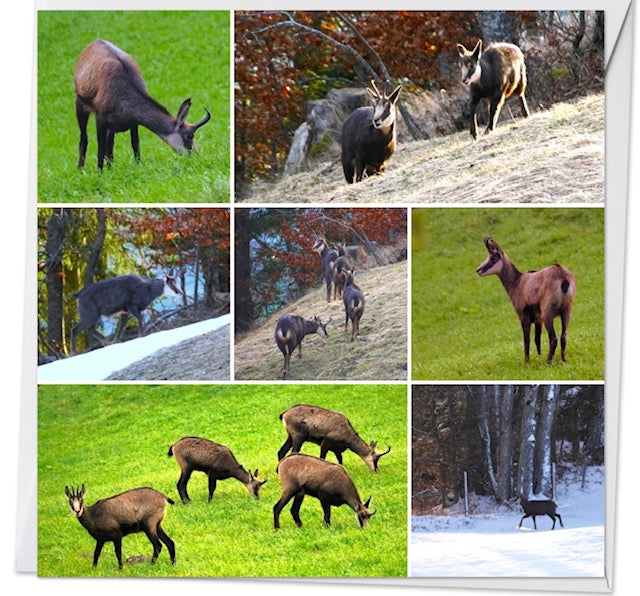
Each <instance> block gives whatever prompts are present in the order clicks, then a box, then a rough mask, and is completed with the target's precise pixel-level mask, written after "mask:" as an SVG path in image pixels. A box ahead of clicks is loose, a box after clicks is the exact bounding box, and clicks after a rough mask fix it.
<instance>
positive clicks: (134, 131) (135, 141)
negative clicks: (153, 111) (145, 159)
mask: <svg viewBox="0 0 640 596" xmlns="http://www.w3.org/2000/svg"><path fill="white" fill-rule="evenodd" d="M131 148H132V149H133V157H134V158H135V160H136V162H137V163H140V137H139V135H138V125H137V124H136V125H134V126H132V127H131Z"/></svg>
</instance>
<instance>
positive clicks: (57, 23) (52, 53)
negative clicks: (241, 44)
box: [38, 10, 230, 203]
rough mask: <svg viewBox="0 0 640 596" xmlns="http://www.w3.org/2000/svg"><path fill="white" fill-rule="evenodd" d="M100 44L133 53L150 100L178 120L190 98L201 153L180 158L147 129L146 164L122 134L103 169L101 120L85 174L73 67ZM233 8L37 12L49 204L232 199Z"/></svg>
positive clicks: (143, 140)
mask: <svg viewBox="0 0 640 596" xmlns="http://www.w3.org/2000/svg"><path fill="white" fill-rule="evenodd" d="M97 38H102V39H106V40H107V41H110V42H112V43H114V44H115V45H117V46H118V47H120V48H121V49H122V50H124V51H125V52H127V53H128V54H130V55H131V56H132V57H133V58H134V60H135V61H136V62H137V63H138V65H139V66H140V69H141V71H142V76H143V78H144V80H145V83H146V86H147V89H148V91H149V93H150V95H151V96H152V97H153V98H154V99H155V100H156V101H158V102H159V103H160V104H162V105H163V106H164V107H166V108H167V110H168V111H169V112H170V113H171V114H173V115H175V114H176V112H177V110H178V107H179V106H180V104H181V103H182V102H183V101H184V100H185V99H186V98H187V97H191V100H192V105H191V111H190V113H189V116H188V121H189V122H192V123H193V122H197V121H198V120H200V119H201V118H202V117H203V116H204V114H205V111H204V108H207V109H208V110H209V111H210V112H211V120H210V121H209V122H208V123H207V124H206V125H204V126H203V127H202V128H200V129H199V130H198V132H197V134H196V143H197V147H198V153H197V154H194V155H192V156H191V157H181V156H179V155H177V154H176V153H174V152H173V151H172V150H171V149H170V148H169V147H168V146H167V145H166V144H165V143H164V142H163V141H162V139H160V137H158V136H156V135H155V134H154V133H152V132H151V131H149V130H148V129H146V128H144V127H140V151H141V159H142V161H141V163H140V164H136V162H135V160H134V158H133V151H132V150H131V145H130V137H129V132H124V133H120V134H116V137H115V147H114V163H113V164H112V166H111V167H106V166H105V169H104V171H103V172H99V171H98V170H97V167H96V163H97V158H96V156H97V139H96V126H95V117H94V116H91V117H90V119H89V124H88V129H87V134H88V137H89V145H88V148H87V159H86V163H85V167H84V168H83V169H78V167H77V161H78V139H79V128H78V123H77V120H76V115H75V94H74V84H73V70H74V67H75V63H76V60H77V58H78V55H79V54H80V52H81V51H82V49H83V48H84V47H85V46H86V45H88V44H89V43H91V42H92V41H94V40H95V39H97ZM229 43H230V42H229V13H228V12H227V11H192V12H187V11H144V10H142V11H82V12H77V11H39V12H38V200H39V201H40V202H56V203H57V202H65V203H75V202H100V203H109V202H114V203H116V202H127V203H129V202H137V203H142V202H156V203H165V202H173V203H176V202H217V203H219V202H222V203H227V202H229V192H230V190H229V171H230V163H229V134H230V128H229V127H230V123H229V114H230V91H229V80H230V53H229V50H230V48H229Z"/></svg>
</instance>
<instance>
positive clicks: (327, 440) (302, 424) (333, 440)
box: [278, 404, 391, 472]
mask: <svg viewBox="0 0 640 596" xmlns="http://www.w3.org/2000/svg"><path fill="white" fill-rule="evenodd" d="M280 420H282V424H283V425H284V428H285V430H286V431H287V440H286V441H285V442H284V443H283V445H282V447H280V450H279V451H278V461H280V460H281V459H283V458H284V456H285V455H286V454H287V453H288V452H289V450H291V451H292V452H293V453H298V452H299V451H300V448H301V447H302V445H303V443H305V442H307V441H308V442H310V443H315V444H316V445H320V458H321V459H325V458H326V457H327V452H329V451H332V452H333V453H334V454H335V456H336V459H337V460H338V463H339V464H342V454H343V452H345V451H347V449H348V450H349V451H353V452H354V453H355V454H356V455H359V456H360V457H361V458H362V461H363V462H364V463H365V464H367V467H368V468H369V469H370V470H371V471H372V472H377V471H378V461H379V460H380V458H381V457H382V456H383V455H386V454H387V453H389V452H390V451H391V447H388V448H387V450H386V451H383V452H382V453H378V452H377V451H376V446H377V443H376V441H372V442H371V443H369V444H367V443H365V442H364V441H363V440H362V438H361V437H360V435H359V434H358V433H357V432H356V430H355V429H354V428H353V426H352V424H351V421H350V420H349V418H347V417H346V416H345V415H344V414H342V413H340V412H334V411H333V410H327V409H326V408H320V407H318V406H308V405H305V404H298V405H295V406H291V407H290V408H289V409H288V410H286V411H284V412H282V414H280Z"/></svg>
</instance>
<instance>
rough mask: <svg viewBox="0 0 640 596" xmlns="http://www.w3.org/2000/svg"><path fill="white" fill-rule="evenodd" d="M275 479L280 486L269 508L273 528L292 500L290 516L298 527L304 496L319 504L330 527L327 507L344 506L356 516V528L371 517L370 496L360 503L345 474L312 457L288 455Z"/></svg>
mask: <svg viewBox="0 0 640 596" xmlns="http://www.w3.org/2000/svg"><path fill="white" fill-rule="evenodd" d="M278 476H279V478H280V484H281V485H282V495H281V497H280V499H279V500H278V502H277V503H276V504H275V505H274V506H273V526H274V528H275V529H276V530H278V529H279V528H280V512H281V511H282V509H283V508H284V506H285V505H286V504H287V503H288V502H289V501H290V500H291V499H293V505H291V515H292V516H293V519H294V521H295V522H296V525H297V526H298V527H299V526H301V525H302V521H301V520H300V506H301V505H302V501H303V499H304V497H305V495H309V496H310V497H315V498H316V499H318V500H319V501H320V504H321V505H322V510H323V511H324V523H325V525H327V526H330V525H331V507H332V506H333V507H340V506H341V505H348V506H349V507H351V509H353V511H354V513H355V514H356V519H357V520H358V523H359V524H360V527H362V528H365V527H366V526H367V524H368V523H369V518H370V517H371V516H372V515H374V514H375V510H374V511H369V504H370V503H371V497H369V498H368V499H367V501H366V502H364V503H363V502H362V499H361V498H360V495H359V494H358V490H357V489H356V487H355V485H354V484H353V481H352V480H351V477H350V476H349V474H348V472H347V471H346V470H345V469H344V468H343V467H342V466H341V465H340V464H333V463H330V462H328V461H326V460H324V459H320V458H318V457H313V456H312V455H302V454H300V453H292V454H291V455H288V456H287V457H285V458H284V459H283V460H282V461H281V462H280V463H279V464H278Z"/></svg>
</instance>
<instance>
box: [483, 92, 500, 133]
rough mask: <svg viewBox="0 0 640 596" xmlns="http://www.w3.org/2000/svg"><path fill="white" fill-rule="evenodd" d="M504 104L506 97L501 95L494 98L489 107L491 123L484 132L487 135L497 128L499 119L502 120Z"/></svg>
mask: <svg viewBox="0 0 640 596" xmlns="http://www.w3.org/2000/svg"><path fill="white" fill-rule="evenodd" d="M502 104H504V95H500V97H494V98H493V99H492V100H491V105H490V106H489V122H488V123H487V128H486V130H485V131H484V132H485V134H487V133H489V132H490V131H492V130H493V129H494V128H495V127H496V124H497V123H498V118H500V111H501V110H502Z"/></svg>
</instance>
